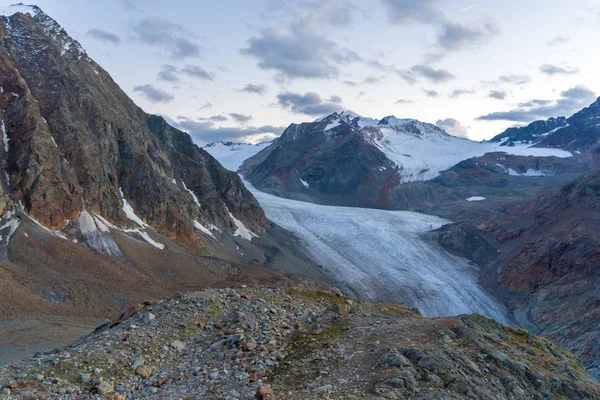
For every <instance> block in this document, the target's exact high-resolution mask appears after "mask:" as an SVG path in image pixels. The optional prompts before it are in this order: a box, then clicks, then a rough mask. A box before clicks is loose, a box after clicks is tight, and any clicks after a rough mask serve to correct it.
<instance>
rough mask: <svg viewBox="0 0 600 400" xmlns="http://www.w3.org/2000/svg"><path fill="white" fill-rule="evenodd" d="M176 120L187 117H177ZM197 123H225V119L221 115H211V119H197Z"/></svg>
mask: <svg viewBox="0 0 600 400" xmlns="http://www.w3.org/2000/svg"><path fill="white" fill-rule="evenodd" d="M177 118H178V119H187V117H177ZM198 120H199V121H212V122H225V121H227V120H228V119H227V117H224V116H222V115H213V116H212V117H207V118H198Z"/></svg>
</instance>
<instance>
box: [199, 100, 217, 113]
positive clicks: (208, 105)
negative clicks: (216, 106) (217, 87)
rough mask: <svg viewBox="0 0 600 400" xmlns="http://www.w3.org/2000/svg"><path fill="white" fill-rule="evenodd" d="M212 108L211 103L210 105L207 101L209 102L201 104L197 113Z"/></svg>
mask: <svg viewBox="0 0 600 400" xmlns="http://www.w3.org/2000/svg"><path fill="white" fill-rule="evenodd" d="M212 106H213V103H211V102H210V101H209V102H207V103H204V104H202V105H201V106H200V108H198V111H201V110H205V109H207V108H211V107H212Z"/></svg>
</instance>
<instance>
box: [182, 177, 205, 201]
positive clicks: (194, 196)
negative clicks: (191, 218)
mask: <svg viewBox="0 0 600 400" xmlns="http://www.w3.org/2000/svg"><path fill="white" fill-rule="evenodd" d="M181 184H182V185H183V188H184V189H185V190H186V191H187V192H188V193H189V194H191V195H192V198H193V199H194V203H196V205H197V206H198V208H202V205H201V204H200V201H199V200H198V196H196V194H195V193H194V192H192V191H191V190H190V189H188V188H187V186H185V182H184V181H183V180H182V181H181Z"/></svg>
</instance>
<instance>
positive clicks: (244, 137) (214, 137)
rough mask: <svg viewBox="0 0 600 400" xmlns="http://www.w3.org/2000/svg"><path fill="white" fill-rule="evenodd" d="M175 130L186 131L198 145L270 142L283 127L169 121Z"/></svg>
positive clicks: (184, 120)
mask: <svg viewBox="0 0 600 400" xmlns="http://www.w3.org/2000/svg"><path fill="white" fill-rule="evenodd" d="M170 122H171V123H172V124H173V125H174V126H175V127H176V128H179V129H181V130H183V131H186V132H188V133H189V134H190V136H192V138H193V139H194V141H195V142H196V143H198V144H200V145H204V144H206V143H210V142H217V141H225V142H248V143H257V142H260V141H266V140H272V139H274V138H276V137H277V136H279V135H281V133H282V132H283V131H284V129H285V127H281V126H272V125H264V126H258V127H242V128H240V127H215V126H214V124H213V123H211V122H198V121H194V120H192V119H189V118H180V119H179V120H178V121H170Z"/></svg>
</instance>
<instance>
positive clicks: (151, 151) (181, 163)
mask: <svg viewBox="0 0 600 400" xmlns="http://www.w3.org/2000/svg"><path fill="white" fill-rule="evenodd" d="M16 10H17V12H16V13H14V14H12V15H10V16H8V17H7V16H2V17H0V18H1V19H0V21H1V23H0V38H1V39H2V42H3V44H4V47H3V51H2V52H1V53H0V72H1V76H2V79H1V81H0V87H1V88H2V89H0V92H1V94H0V113H1V114H0V118H1V120H2V133H3V136H4V146H3V153H4V156H3V159H4V161H3V170H4V173H5V178H6V179H5V182H3V191H4V192H5V198H6V200H7V201H6V202H5V204H4V208H5V209H6V210H12V212H13V215H14V214H15V211H17V209H18V210H19V211H22V212H25V213H27V214H28V215H29V216H30V217H31V218H33V219H35V220H36V221H38V222H39V223H40V224H42V225H43V226H45V227H47V228H49V229H52V230H56V231H65V230H67V231H68V230H69V229H76V228H77V221H78V218H79V217H80V216H81V214H82V212H84V211H87V212H88V214H90V215H94V217H93V219H94V220H95V221H98V219H96V217H98V218H103V219H106V220H107V221H108V222H110V223H111V224H113V225H115V226H118V227H119V228H123V229H138V230H142V231H143V230H144V229H147V228H148V227H151V228H153V229H155V230H156V231H158V232H159V233H162V234H164V235H166V236H168V237H170V238H172V239H176V240H178V241H180V242H181V243H183V244H185V245H186V246H188V247H190V248H195V249H198V248H200V247H202V244H201V243H202V242H203V241H207V240H209V236H208V235H207V234H205V233H203V231H202V230H201V229H198V228H197V226H198V225H201V226H202V227H204V228H205V229H207V230H208V229H209V228H210V227H211V226H215V227H218V228H219V229H221V230H225V231H230V232H235V230H236V229H237V226H236V222H235V220H236V219H237V220H238V221H242V222H243V223H244V224H246V225H247V226H248V227H249V229H251V230H253V231H256V232H261V231H263V230H264V229H265V228H266V227H267V224H268V223H267V220H266V219H265V217H264V215H263V214H262V210H261V209H260V206H259V205H258V203H257V202H256V201H255V200H254V199H253V197H252V195H251V194H250V193H249V192H248V191H246V189H245V188H244V186H243V185H242V183H241V181H240V180H239V178H238V177H237V176H236V175H235V174H233V173H230V172H227V171H226V170H224V169H223V168H222V167H221V166H220V165H219V163H218V162H217V161H216V160H214V159H213V158H212V157H211V156H210V155H209V154H207V153H206V152H205V151H203V150H202V149H200V148H198V147H197V146H195V145H194V144H193V143H192V140H191V138H190V137H189V135H187V134H185V133H183V132H180V131H178V130H176V129H174V128H172V127H170V126H169V125H168V124H167V123H166V122H165V121H164V120H163V119H162V118H161V117H157V116H152V115H148V114H146V113H144V112H143V111H142V110H141V109H140V108H139V107H137V106H136V105H135V104H134V103H133V102H132V101H131V100H130V99H129V98H128V97H127V96H126V95H125V93H123V91H122V90H121V89H120V88H119V87H118V86H117V84H115V82H114V81H113V80H112V78H111V77H110V76H109V75H108V73H106V71H104V70H103V69H102V68H101V67H100V66H99V65H98V64H96V63H95V62H94V61H93V60H91V59H90V58H89V57H88V56H87V54H86V53H85V51H84V50H83V49H82V48H81V46H80V45H79V43H78V42H77V41H75V40H74V39H73V38H71V37H70V36H69V35H68V34H67V33H66V32H65V31H64V30H63V29H62V28H61V27H60V25H58V23H56V21H54V20H53V19H52V18H50V17H49V16H47V15H46V14H45V13H43V12H42V11H41V10H40V9H39V8H37V7H35V6H33V7H26V6H22V5H20V6H18V7H16ZM22 11H26V12H22ZM9 199H10V200H9ZM11 204H13V205H12V206H11ZM233 216H235V218H234V217H233Z"/></svg>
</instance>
